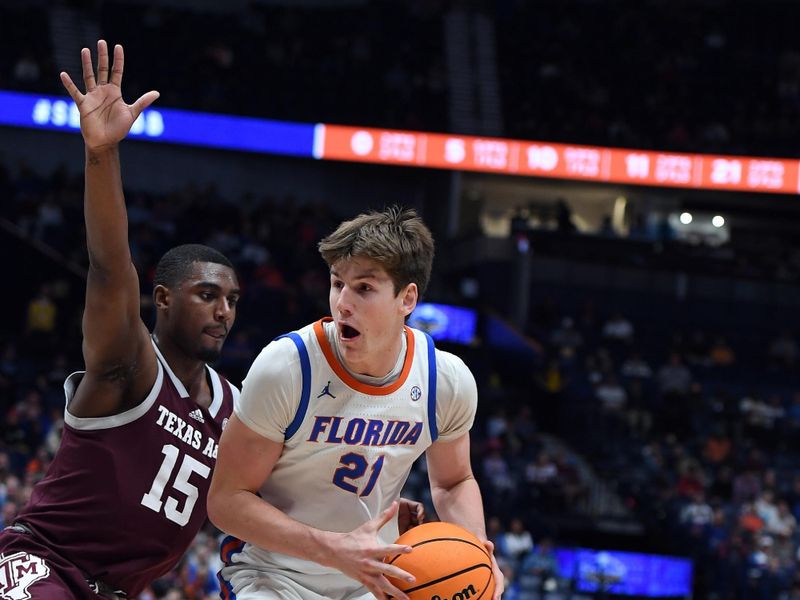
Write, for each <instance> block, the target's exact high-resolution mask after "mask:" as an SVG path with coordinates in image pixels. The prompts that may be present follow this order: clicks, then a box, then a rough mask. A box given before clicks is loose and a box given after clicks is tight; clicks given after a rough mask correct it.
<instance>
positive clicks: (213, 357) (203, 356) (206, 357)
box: [197, 340, 223, 362]
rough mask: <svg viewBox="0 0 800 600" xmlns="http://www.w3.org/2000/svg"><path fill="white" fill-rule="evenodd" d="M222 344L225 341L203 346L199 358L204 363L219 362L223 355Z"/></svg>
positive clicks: (198, 354)
mask: <svg viewBox="0 0 800 600" xmlns="http://www.w3.org/2000/svg"><path fill="white" fill-rule="evenodd" d="M222 344H223V340H220V342H219V343H218V344H213V345H208V346H203V347H202V348H200V351H199V352H198V353H197V358H199V359H200V360H202V361H203V362H216V361H218V360H219V357H220V356H221V355H222Z"/></svg>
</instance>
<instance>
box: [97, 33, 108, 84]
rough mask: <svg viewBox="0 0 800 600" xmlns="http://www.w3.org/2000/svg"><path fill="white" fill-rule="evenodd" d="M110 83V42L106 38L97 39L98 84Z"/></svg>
mask: <svg viewBox="0 0 800 600" xmlns="http://www.w3.org/2000/svg"><path fill="white" fill-rule="evenodd" d="M107 83H108V44H106V41H105V40H98V41H97V84H98V85H105V84H107Z"/></svg>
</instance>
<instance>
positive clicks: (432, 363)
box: [423, 332, 439, 443]
mask: <svg viewBox="0 0 800 600" xmlns="http://www.w3.org/2000/svg"><path fill="white" fill-rule="evenodd" d="M423 333H424V334H425V341H427V342H428V428H429V429H430V431H431V443H433V442H435V441H436V440H437V439H438V437H439V427H438V425H437V424H436V346H435V345H434V343H433V338H432V337H431V336H430V335H428V334H427V333H425V332H423Z"/></svg>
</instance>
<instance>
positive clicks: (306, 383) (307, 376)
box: [275, 333, 311, 440]
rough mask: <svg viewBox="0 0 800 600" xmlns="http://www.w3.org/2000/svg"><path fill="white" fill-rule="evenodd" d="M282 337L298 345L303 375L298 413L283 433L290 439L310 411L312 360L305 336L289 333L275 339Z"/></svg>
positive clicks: (286, 438) (284, 437)
mask: <svg viewBox="0 0 800 600" xmlns="http://www.w3.org/2000/svg"><path fill="white" fill-rule="evenodd" d="M281 338H289V339H290V340H292V341H293V342H294V345H295V346H297V352H298V354H299V355H300V370H301V372H302V375H303V388H302V392H301V393H300V405H299V406H298V407H297V414H296V415H295V416H294V419H292V422H291V423H289V427H287V428H286V433H284V435H283V439H285V440H288V439H289V438H291V437H292V436H293V435H294V434H295V433H297V430H298V429H300V425H302V424H303V419H305V417H306V411H308V399H309V398H310V397H311V361H310V360H309V358H308V349H307V348H306V344H305V342H303V338H301V337H300V336H299V335H298V334H296V333H287V334H286V335H282V336H279V337H277V338H275V339H277V340H279V339H281Z"/></svg>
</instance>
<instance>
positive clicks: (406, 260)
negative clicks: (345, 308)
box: [319, 206, 434, 296]
mask: <svg viewBox="0 0 800 600" xmlns="http://www.w3.org/2000/svg"><path fill="white" fill-rule="evenodd" d="M319 253H320V254H321V255H322V258H323V259H324V260H325V262H326V263H327V264H328V267H333V266H334V265H335V264H336V263H337V262H339V261H340V260H343V259H344V260H347V259H350V258H359V257H363V258H370V259H372V260H374V261H375V262H377V263H378V264H380V265H381V267H383V269H384V270H385V271H386V273H387V274H388V275H389V277H391V279H392V282H393V283H394V292H395V295H396V294H399V293H400V291H401V290H402V289H403V288H404V287H406V286H407V285H408V284H409V283H416V284H417V288H418V290H419V295H420V296H422V294H423V293H424V292H425V290H426V288H427V287H428V281H430V278H431V266H432V265H433V253H434V245H433V236H432V235H431V232H430V230H429V229H428V227H427V226H426V225H425V223H423V222H422V219H420V218H419V216H417V213H416V211H414V210H413V209H409V208H402V207H399V206H392V207H391V208H386V209H384V210H382V211H370V212H368V213H362V214H360V215H358V216H357V217H355V218H353V219H350V220H349V221H344V222H343V223H341V224H340V225H339V227H337V228H336V231H334V232H333V233H332V234H330V235H329V236H327V237H326V238H324V239H323V240H322V241H321V242H320V243H319Z"/></svg>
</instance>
